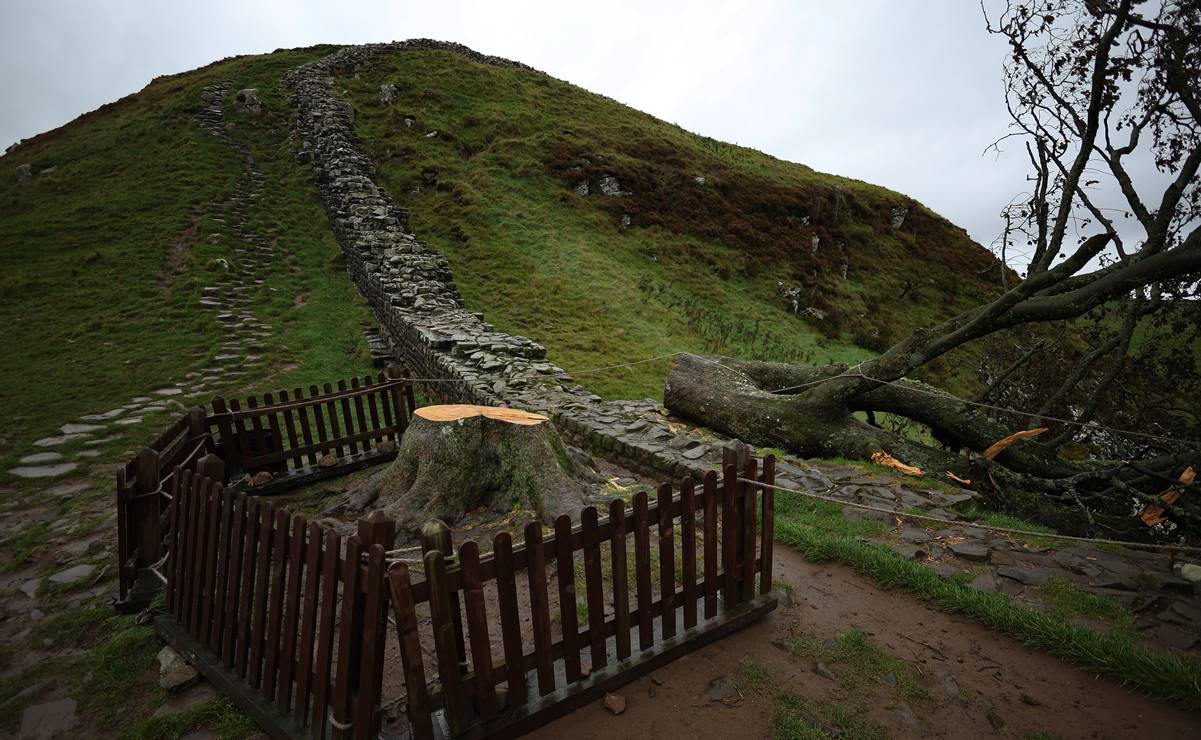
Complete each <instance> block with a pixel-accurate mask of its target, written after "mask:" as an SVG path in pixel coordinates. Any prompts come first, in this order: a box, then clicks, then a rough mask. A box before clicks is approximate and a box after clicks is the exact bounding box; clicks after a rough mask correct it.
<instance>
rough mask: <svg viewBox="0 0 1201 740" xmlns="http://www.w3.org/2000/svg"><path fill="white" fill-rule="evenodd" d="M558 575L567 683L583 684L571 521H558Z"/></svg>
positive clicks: (556, 526)
mask: <svg viewBox="0 0 1201 740" xmlns="http://www.w3.org/2000/svg"><path fill="white" fill-rule="evenodd" d="M555 572H556V574H557V576H558V581H559V625H560V626H561V627H562V629H563V668H564V670H565V672H566V674H567V682H568V683H572V682H575V681H578V680H580V626H579V616H578V615H577V614H576V598H575V561H574V558H573V557H572V547H571V517H570V516H568V515H566V514H562V515H560V516H559V518H558V519H556V520H555Z"/></svg>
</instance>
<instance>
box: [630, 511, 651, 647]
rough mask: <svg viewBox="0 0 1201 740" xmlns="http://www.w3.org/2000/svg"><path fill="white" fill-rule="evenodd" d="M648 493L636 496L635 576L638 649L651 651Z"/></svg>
mask: <svg viewBox="0 0 1201 740" xmlns="http://www.w3.org/2000/svg"><path fill="white" fill-rule="evenodd" d="M647 517H648V515H647V506H646V491H639V492H638V493H636V494H634V574H635V581H636V585H637V588H638V649H639V650H649V649H650V648H651V647H652V646H653V645H654V644H655V630H654V626H653V625H652V624H651V619H652V617H651V602H652V601H654V597H652V596H651V543H650V536H651V533H650V526H649V524H650V523H649V521H648V518H647Z"/></svg>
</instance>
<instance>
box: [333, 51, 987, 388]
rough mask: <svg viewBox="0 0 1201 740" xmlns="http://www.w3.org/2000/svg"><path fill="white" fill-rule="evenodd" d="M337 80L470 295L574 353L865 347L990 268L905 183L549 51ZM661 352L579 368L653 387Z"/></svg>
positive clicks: (416, 62)
mask: <svg viewBox="0 0 1201 740" xmlns="http://www.w3.org/2000/svg"><path fill="white" fill-rule="evenodd" d="M384 86H388V87H387V88H386V89H385V88H384ZM337 88H338V89H339V90H340V91H341V92H342V95H343V96H344V97H345V98H346V99H347V100H348V101H350V102H351V103H352V104H353V105H354V107H355V120H356V127H357V129H358V132H359V135H360V137H361V138H362V140H363V142H364V144H365V147H366V149H367V150H368V152H369V153H370V154H371V155H372V158H373V159H374V161H375V162H376V164H377V166H378V169H379V177H380V180H381V184H383V185H384V186H385V188H387V189H388V191H389V192H390V193H391V194H392V196H393V197H394V198H395V199H396V200H397V201H398V202H400V203H401V204H403V205H404V206H405V207H407V208H409V209H410V210H411V211H412V222H413V226H414V230H415V232H416V233H417V235H418V236H419V237H420V238H421V239H423V240H424V241H426V242H428V243H429V244H430V245H431V246H432V247H434V248H435V249H437V250H438V251H440V252H442V253H443V254H445V255H446V256H447V257H448V258H449V260H450V263H451V268H452V270H453V272H454V274H455V277H456V281H457V283H458V285H459V287H460V290H461V291H462V293H463V295H464V297H465V298H466V300H467V303H468V306H469V307H470V308H473V309H477V310H483V311H484V312H485V313H486V314H487V316H488V318H489V320H490V321H492V322H493V323H495V324H496V325H497V326H498V327H499V328H500V329H502V330H505V331H510V332H513V333H520V334H524V335H526V336H530V337H532V338H534V339H535V340H537V341H539V342H541V343H543V344H545V345H546V346H547V348H548V350H549V353H550V355H549V356H550V358H551V359H553V360H555V361H556V362H558V363H559V364H561V365H563V366H564V367H566V368H567V369H568V370H579V369H582V368H594V367H599V366H606V365H612V364H618V363H622V362H626V361H629V360H636V359H642V358H646V357H651V356H655V355H660V354H665V353H669V352H674V351H681V350H687V351H693V352H718V353H723V354H730V355H736V356H743V357H754V358H757V359H768V360H786V361H814V360H852V361H853V360H855V359H857V358H860V357H863V356H865V355H866V354H867V353H868V352H869V351H871V350H879V349H882V348H884V347H886V346H888V344H889V343H890V342H891V340H893V339H896V338H899V337H900V336H902V335H903V334H904V333H905V332H908V331H909V330H911V329H912V328H914V327H916V326H918V325H920V324H923V323H928V322H929V321H930V320H932V319H934V318H937V317H944V316H947V315H950V314H952V313H956V312H958V311H960V310H963V309H965V308H967V307H969V306H971V305H975V304H976V303H978V302H979V301H980V300H981V298H983V297H984V296H985V295H987V294H988V293H989V292H990V291H991V290H993V289H994V286H993V284H992V283H990V282H989V281H988V276H987V275H982V273H987V272H988V268H989V266H990V265H993V264H996V260H995V258H994V257H993V256H992V255H991V254H990V253H989V252H988V251H987V250H985V249H983V248H982V247H980V246H979V245H977V244H975V243H973V242H972V241H971V240H970V239H969V238H968V237H967V235H966V233H965V232H964V231H963V230H962V229H960V228H958V227H955V226H954V225H952V224H950V223H949V222H948V221H946V220H945V219H943V218H941V217H939V216H938V215H936V214H934V213H933V212H931V211H930V210H929V209H927V208H925V207H924V206H922V205H921V204H920V203H917V202H915V201H913V200H912V199H910V198H907V197H906V196H903V195H901V194H898V193H895V192H891V191H888V190H886V189H883V188H879V187H876V186H873V185H869V184H867V183H863V182H860V181H856V180H849V179H846V178H840V177H836V176H833V175H827V174H822V173H818V172H815V171H814V170H812V169H810V168H808V167H805V166H803V165H799V164H793V163H790V162H784V161H781V160H778V159H775V158H772V157H770V156H767V155H765V154H762V153H760V152H757V151H754V150H751V149H747V148H743V147H738V146H733V145H729V144H725V143H722V142H718V141H715V140H712V139H708V138H705V137H701V136H697V135H695V134H692V133H689V132H687V131H684V130H683V129H681V128H679V127H678V126H675V125H672V124H669V123H666V122H664V121H661V120H658V119H656V118H653V117H652V116H649V115H646V114H644V113H641V112H638V111H636V110H633V109H631V108H629V107H627V106H624V105H621V104H619V103H616V102H614V101H612V100H610V99H608V98H605V97H602V96H599V95H596V94H593V93H590V92H587V91H585V90H582V89H581V88H578V87H576V86H574V85H570V84H568V83H565V82H561V81H558V80H555V79H553V78H550V77H548V76H546V75H543V74H541V73H538V72H534V71H531V70H527V69H521V68H509V67H501V66H494V65H485V64H481V63H478V62H475V61H472V60H470V59H468V58H465V57H464V56H462V55H459V54H455V53H452V52H446V51H427V52H421V53H412V52H399V53H397V52H393V53H390V54H381V55H380V56H378V57H377V58H375V59H373V60H372V62H371V63H370V64H368V65H367V66H366V68H359V69H356V70H355V73H354V74H353V76H349V77H345V78H342V79H339V80H338V81H337ZM382 91H383V92H386V97H387V99H388V100H387V102H384V100H383V98H382V96H381V92H382ZM994 279H995V276H994ZM794 300H795V304H794V302H793V301H794ZM883 305H887V306H888V310H887V312H883V311H880V310H879V308H880V307H881V306H883ZM806 309H812V310H809V311H806ZM666 367H667V363H666V361H663V362H659V363H648V364H646V365H639V366H636V367H634V368H630V369H627V370H622V371H620V372H611V373H605V374H598V375H596V376H591V377H589V378H587V379H586V381H585V382H586V384H587V385H588V386H589V387H590V388H592V389H593V390H595V391H596V392H598V393H601V394H602V395H605V396H608V397H639V396H651V397H658V396H659V395H660V394H661V392H662V379H663V375H664V373H665V370H666ZM581 379H582V380H584V379H583V378H581Z"/></svg>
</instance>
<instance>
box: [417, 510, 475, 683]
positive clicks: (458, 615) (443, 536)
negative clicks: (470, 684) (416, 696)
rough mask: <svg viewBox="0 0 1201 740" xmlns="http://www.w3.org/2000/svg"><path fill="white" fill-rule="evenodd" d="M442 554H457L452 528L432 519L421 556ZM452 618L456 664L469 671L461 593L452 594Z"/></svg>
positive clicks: (424, 533)
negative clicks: (460, 604) (452, 538)
mask: <svg viewBox="0 0 1201 740" xmlns="http://www.w3.org/2000/svg"><path fill="white" fill-rule="evenodd" d="M434 551H437V552H440V553H442V554H443V555H444V556H445V557H446V558H448V559H449V558H452V557H454V554H455V548H454V543H453V542H452V541H451V533H450V527H448V526H447V525H446V522H444V521H442V520H441V519H430V520H429V521H428V522H426V523H425V525H424V526H423V527H422V528H421V555H422V557H424V556H425V554H426V553H427V552H434ZM450 618H451V622H452V623H453V624H454V633H455V651H456V655H455V662H456V663H458V665H459V670H460V672H463V673H465V672H466V671H467V649H466V645H465V643H464V640H463V610H462V609H461V608H460V607H459V593H458V592H457V591H455V592H452V593H451V594H450Z"/></svg>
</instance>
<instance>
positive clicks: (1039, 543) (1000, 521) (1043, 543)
mask: <svg viewBox="0 0 1201 740" xmlns="http://www.w3.org/2000/svg"><path fill="white" fill-rule="evenodd" d="M963 515H964V516H965V517H967V518H968V519H971V520H972V521H975V522H979V523H980V524H984V525H986V526H989V527H1002V528H1004V529H1021V530H1025V531H1027V532H1042V533H1043V534H1058V533H1057V532H1056V531H1055V530H1054V529H1052V528H1051V527H1048V526H1046V525H1043V524H1037V523H1035V522H1031V521H1027V520H1025V519H1019V518H1018V517H1016V516H1012V515H1010V514H1006V513H1004V512H1001V511H989V510H987V509H981V508H978V507H975V506H972V507H969V508H967V509H965V510H964V511H963ZM1013 537H1015V538H1017V539H1018V540H1020V541H1021V542H1025V543H1026V544H1028V545H1031V546H1033V547H1061V546H1062V545H1063V541H1062V540H1057V539H1054V538H1052V537H1038V536H1035V535H1013Z"/></svg>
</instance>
